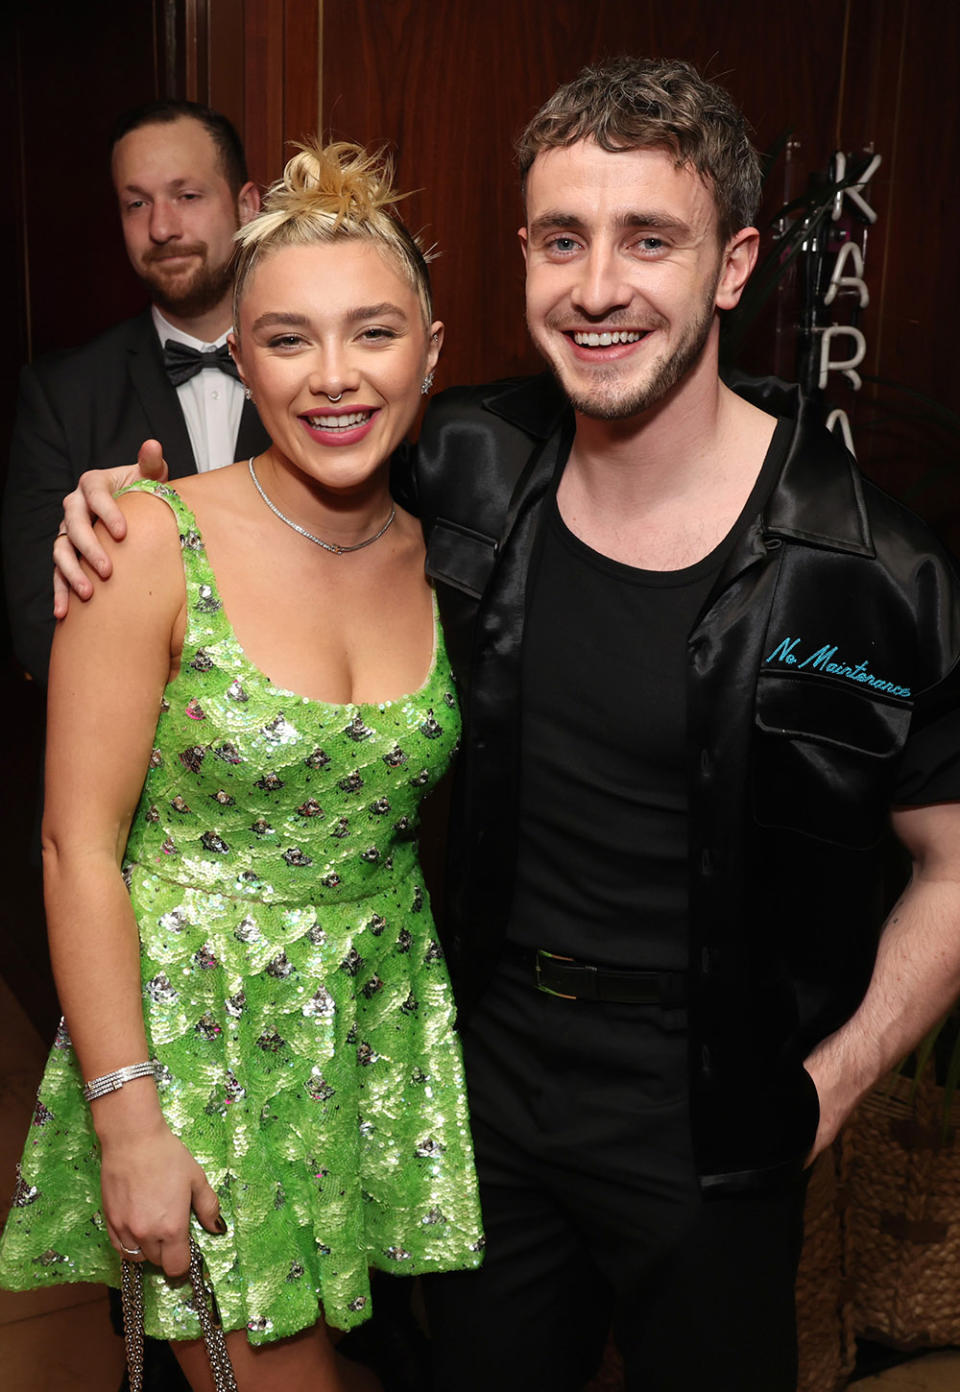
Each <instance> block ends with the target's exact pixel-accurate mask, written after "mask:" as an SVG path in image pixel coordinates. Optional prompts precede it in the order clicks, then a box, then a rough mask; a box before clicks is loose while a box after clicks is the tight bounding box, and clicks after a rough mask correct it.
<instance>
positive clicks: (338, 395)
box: [323, 391, 343, 401]
mask: <svg viewBox="0 0 960 1392" xmlns="http://www.w3.org/2000/svg"><path fill="white" fill-rule="evenodd" d="M323 394H324V396H325V397H326V398H327V400H328V401H339V400H340V398H341V396H343V392H342V391H339V392H337V394H336V396H331V395H330V393H329V392H324V393H323Z"/></svg>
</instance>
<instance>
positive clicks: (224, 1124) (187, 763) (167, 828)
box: [0, 484, 483, 1343]
mask: <svg viewBox="0 0 960 1392" xmlns="http://www.w3.org/2000/svg"><path fill="white" fill-rule="evenodd" d="M136 487H138V488H141V489H143V490H144V491H149V492H152V493H154V494H156V495H157V496H158V497H160V498H163V499H165V500H166V502H167V503H168V504H169V505H170V507H171V508H172V509H173V511H174V513H175V514H176V516H177V518H178V522H179V528H180V534H181V535H180V540H181V547H182V552H183V561H184V570H185V574H186V585H187V613H188V618H187V632H186V636H185V640H184V648H183V655H182V658H181V669H180V672H179V674H178V675H177V677H176V678H175V679H174V680H173V681H172V682H171V683H170V684H169V685H168V687H167V688H166V691H165V693H164V696H163V701H162V706H161V713H160V717H159V720H158V722H157V733H156V740H155V748H154V750H153V753H152V755H151V758H150V765H149V769H148V771H147V775H146V780H145V782H144V786H143V793H142V796H141V800H140V804H139V807H138V809H137V812H136V816H135V818H134V821H133V824H132V826H131V830H130V836H129V840H128V842H127V847H126V856H125V862H124V876H125V879H126V881H127V884H128V886H129V889H130V894H131V898H132V901H133V906H134V910H135V913H136V918H137V923H138V925H139V930H140V941H141V966H142V983H143V1008H144V1017H145V1021H146V1027H147V1039H148V1042H149V1045H150V1049H151V1052H152V1056H153V1058H154V1059H155V1061H156V1063H157V1065H158V1069H157V1076H158V1090H159V1095H160V1102H161V1106H162V1108H163V1112H164V1116H165V1118H166V1120H167V1123H168V1124H169V1126H170V1127H171V1129H172V1130H173V1131H174V1132H175V1133H176V1134H177V1135H178V1136H180V1137H181V1139H182V1140H183V1141H184V1143H185V1145H186V1146H187V1147H188V1149H189V1150H190V1151H191V1153H192V1154H193V1155H194V1156H195V1157H196V1159H197V1160H198V1161H199V1163H200V1164H201V1165H202V1167H203V1169H204V1171H205V1173H206V1175H207V1178H208V1179H209V1181H210V1183H211V1184H212V1185H213V1187H214V1189H215V1190H216V1191H217V1193H218V1195H219V1199H220V1208H221V1213H222V1215H223V1218H224V1220H225V1221H226V1224H227V1228H228V1231H227V1235H226V1236H224V1237H218V1236H215V1235H212V1234H210V1233H207V1232H205V1231H204V1230H203V1229H201V1228H199V1226H198V1225H197V1224H196V1222H194V1223H193V1230H194V1233H195V1236H196V1237H197V1240H198V1241H199V1243H200V1245H201V1247H202V1248H203V1251H204V1255H205V1258H206V1261H207V1266H208V1268H209V1271H210V1274H211V1278H212V1281H213V1285H214V1289H215V1290H216V1293H217V1298H218V1302H219V1305H220V1311H221V1315H222V1318H223V1323H224V1327H225V1328H227V1329H238V1328H246V1329H247V1331H248V1336H249V1338H250V1340H251V1342H254V1343H263V1342H266V1341H269V1340H272V1339H277V1338H281V1337H283V1336H285V1335H289V1334H292V1333H294V1332H296V1331H297V1330H300V1329H303V1328H305V1327H307V1326H309V1325H312V1324H313V1323H314V1322H315V1321H316V1319H317V1315H318V1303H319V1304H320V1305H321V1306H322V1308H323V1311H324V1313H325V1316H326V1318H327V1321H328V1322H329V1323H330V1324H333V1325H335V1326H337V1327H339V1328H349V1327H351V1326H352V1325H355V1324H358V1323H360V1322H361V1321H362V1320H364V1319H365V1318H367V1316H368V1315H369V1313H370V1282H369V1274H368V1272H369V1268H371V1267H375V1268H380V1269H381V1270H386V1271H394V1272H400V1273H413V1272H427V1271H443V1270H450V1269H453V1268H458V1267H474V1266H476V1265H478V1263H479V1261H480V1252H481V1249H482V1246H483V1239H482V1236H481V1229H480V1217H479V1207H478V1202H477V1196H476V1182H475V1176H474V1168H473V1155H472V1150H471V1144H470V1134H469V1129H468V1119H467V1104H466V1096H465V1091H464V1084H463V1075H462V1069H461V1060H460V1049H459V1043H458V1039H457V1036H456V1034H455V1033H454V1030H453V1024H454V1007H453V1002H452V999H451V993H450V985H449V980H448V976H447V970H446V965H445V963H444V961H443V957H442V953H441V950H440V946H439V944H438V941H437V937H436V931H435V928H434V925H433V920H432V917H431V914H430V906H429V902H428V900H427V896H426V893H425V891H424V889H423V882H422V879H421V874H420V868H419V863H418V859H417V840H416V837H417V826H418V806H419V802H420V800H421V798H422V797H423V796H424V794H425V793H426V792H428V791H429V790H430V789H431V787H432V786H433V785H434V783H435V782H436V781H437V779H438V778H439V777H440V775H441V774H442V773H443V772H444V770H445V769H446V768H447V766H448V764H449V762H450V759H451V758H452V756H453V753H454V750H455V747H456V742H457V738H458V734H459V716H458V710H457V703H456V699H455V696H454V689H453V683H452V678H451V673H450V668H449V665H448V662H447V658H446V654H445V651H444V647H443V639H442V635H441V632H440V629H439V624H437V628H436V632H437V638H436V644H435V654H434V660H433V662H432V664H431V669H430V674H429V676H428V677H427V680H426V682H425V683H424V685H423V686H422V687H421V688H420V690H419V691H416V692H414V693H412V694H411V695H409V696H406V697H402V698H400V699H398V700H395V701H386V702H382V703H380V704H376V705H327V704H325V703H323V702H320V701H313V700H308V699H306V698H305V697H302V696H296V695H294V694H292V693H291V692H289V691H284V690H281V689H279V688H277V687H276V686H274V685H273V684H272V683H271V682H270V680H269V679H268V678H267V677H266V676H265V675H264V674H263V673H262V672H261V671H259V670H258V669H257V668H256V667H254V666H253V665H252V664H251V663H250V662H249V661H248V659H247V658H246V657H245V655H244V653H243V651H242V649H241V648H240V646H239V644H238V643H237V640H236V637H235V636H234V633H233V630H232V628H231V627H230V624H229V622H228V620H227V616H226V614H225V612H224V609H223V606H222V603H221V601H220V598H219V596H218V593H217V584H216V579H215V577H214V575H213V572H212V570H211V568H210V566H209V563H208V561H207V558H206V554H205V551H204V546H203V540H202V537H201V535H200V533H199V531H198V529H197V525H196V521H195V519H194V517H193V514H192V513H191V512H190V511H189V509H188V508H187V507H186V506H185V505H184V504H183V502H182V501H181V500H180V498H179V496H178V495H177V494H176V492H174V490H173V489H172V488H169V487H168V486H166V485H164V484H143V485H136ZM118 718H119V717H118ZM104 754H105V757H108V755H109V751H104ZM131 1062H133V1060H131ZM81 1083H82V1080H81V1077H80V1072H79V1069H78V1065H77V1061H76V1057H75V1055H74V1052H73V1049H72V1047H71V1045H70V1040H69V1036H68V1034H67V1032H66V1029H65V1028H64V1026H63V1025H61V1028H60V1032H59V1034H58V1036H57V1040H56V1042H55V1044H54V1047H53V1049H52V1050H51V1054H50V1059H49V1062H48V1064H47V1068H46V1072H45V1074H44V1078H43V1082H42V1084H41V1087H40V1091H39V1095H38V1101H37V1106H36V1111H35V1113H34V1116H33V1123H32V1125H31V1127H30V1134H29V1136H28V1139H27V1143H26V1147H25V1150H24V1154H23V1159H22V1162H21V1167H20V1171H19V1174H18V1182H17V1188H16V1192H15V1195H14V1201H13V1207H12V1209H11V1212H10V1217H9V1219H8V1221H7V1225H6V1228H5V1231H4V1233H3V1238H2V1243H0V1284H3V1285H5V1286H8V1287H10V1288H12V1289H26V1288H29V1287H34V1286H43V1285H48V1284H53V1283H55V1282H62V1281H104V1282H107V1283H109V1284H111V1285H118V1284H119V1276H120V1266H119V1258H118V1257H117V1254H116V1252H115V1251H114V1249H113V1248H112V1247H111V1245H110V1243H109V1240H108V1238H107V1234H106V1230H105V1226H104V1223H103V1219H102V1216H101V1212H100V1206H101V1199H100V1169H99V1154H98V1148H97V1141H96V1136H95V1133H94V1130H93V1126H92V1124H91V1120H90V1113H89V1108H88V1107H87V1105H86V1103H85V1102H84V1101H83V1099H82V1096H81ZM189 1302H190V1287H189V1283H187V1284H186V1287H184V1286H183V1285H182V1284H173V1283H170V1282H168V1281H166V1280H165V1278H164V1276H163V1274H162V1272H160V1271H158V1270H157V1269H156V1268H153V1267H149V1266H148V1267H147V1268H146V1269H145V1281H144V1303H145V1314H146V1327H147V1332H148V1333H150V1334H152V1335H154V1336H156V1337H160V1338H167V1339H185V1338H196V1337H197V1336H198V1334H199V1326H198V1323H197V1320H196V1317H195V1316H194V1314H193V1312H192V1309H191V1307H190V1303H189Z"/></svg>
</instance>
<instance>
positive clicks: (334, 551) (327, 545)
mask: <svg viewBox="0 0 960 1392" xmlns="http://www.w3.org/2000/svg"><path fill="white" fill-rule="evenodd" d="M250 477H251V478H252V479H253V486H254V488H255V489H256V490H257V492H258V493H259V494H260V497H261V498H262V499H263V501H264V502H265V503H266V505H267V507H268V508H269V509H270V511H271V512H272V513H274V515H275V516H277V517H279V518H280V521H281V522H286V524H287V526H288V527H292V528H293V530H294V531H295V532H299V533H300V535H301V536H302V537H306V538H307V541H312V542H314V544H315V545H317V546H322V547H323V549H324V551H329V552H330V553H331V555H334V556H345V555H346V554H347V552H348V551H362V550H363V548H364V547H365V546H372V545H373V543H374V542H375V541H379V540H380V538H381V537H382V536H383V534H384V532H385V531H386V530H387V528H388V527H389V526H390V523H391V522H392V521H393V519H394V518H395V517H396V515H397V509H396V507H393V506H391V508H390V516H389V517H388V518H387V520H386V522H384V524H383V526H382V527H381V528H380V530H379V532H374V534H373V536H368V537H367V539H366V540H365V541H355V542H354V544H353V545H352V546H336V545H335V544H334V543H333V542H331V541H324V540H323V538H322V537H318V536H314V535H313V532H308V531H307V529H306V527H301V526H300V523H299V522H294V520H293V518H292V517H288V516H287V514H286V513H285V512H281V511H280V509H279V508H278V507H277V505H276V503H274V502H271V500H270V499H269V498H268V497H267V495H266V493H264V491H263V485H262V484H261V482H260V480H259V479H258V478H257V472H256V470H255V469H254V467H253V455H251V456H250Z"/></svg>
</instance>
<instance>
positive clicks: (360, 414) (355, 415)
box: [303, 411, 373, 430]
mask: <svg viewBox="0 0 960 1392" xmlns="http://www.w3.org/2000/svg"><path fill="white" fill-rule="evenodd" d="M372 415H373V412H372V411H351V412H350V414H349V415H344V416H304V417H303V419H304V420H305V421H306V422H307V424H308V425H309V426H312V428H313V429H314V430H355V429H356V427H357V426H358V425H366V423H367V421H368V420H369V419H370V417H371V416H372Z"/></svg>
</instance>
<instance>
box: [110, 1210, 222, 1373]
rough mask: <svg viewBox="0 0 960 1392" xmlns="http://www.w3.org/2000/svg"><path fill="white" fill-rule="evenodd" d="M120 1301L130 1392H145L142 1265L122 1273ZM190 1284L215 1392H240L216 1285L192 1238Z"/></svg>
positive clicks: (130, 1264) (131, 1265)
mask: <svg viewBox="0 0 960 1392" xmlns="http://www.w3.org/2000/svg"><path fill="white" fill-rule="evenodd" d="M120 1282H121V1286H120V1299H121V1301H122V1304H123V1338H124V1343H125V1344H126V1349H127V1374H128V1377H129V1380H130V1392H143V1265H142V1263H141V1262H130V1261H125V1262H123V1263H122V1267H121V1273H120ZM190 1284H191V1286H192V1287H193V1308H194V1311H195V1313H196V1316H197V1319H198V1320H199V1321H200V1332H201V1334H202V1335H203V1343H204V1347H205V1348H206V1350H207V1358H208V1360H209V1363H210V1371H211V1373H212V1374H213V1385H214V1388H215V1392H237V1381H236V1378H235V1377H234V1375H233V1368H232V1366H231V1363H230V1355H229V1354H228V1352H227V1343H226V1340H225V1339H224V1337H223V1326H222V1324H221V1323H220V1310H219V1308H218V1306H217V1297H216V1296H215V1295H214V1293H213V1286H212V1284H211V1283H210V1281H209V1280H208V1279H207V1275H206V1270H205V1268H204V1264H203V1253H202V1252H201V1251H200V1248H199V1247H198V1246H197V1244H196V1242H195V1241H194V1239H193V1238H192V1237H191V1239H190Z"/></svg>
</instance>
